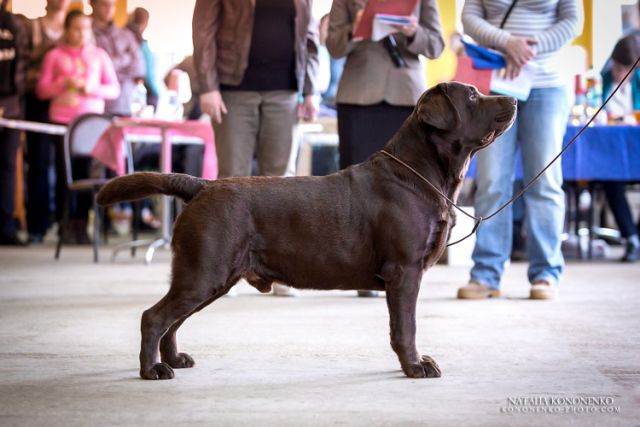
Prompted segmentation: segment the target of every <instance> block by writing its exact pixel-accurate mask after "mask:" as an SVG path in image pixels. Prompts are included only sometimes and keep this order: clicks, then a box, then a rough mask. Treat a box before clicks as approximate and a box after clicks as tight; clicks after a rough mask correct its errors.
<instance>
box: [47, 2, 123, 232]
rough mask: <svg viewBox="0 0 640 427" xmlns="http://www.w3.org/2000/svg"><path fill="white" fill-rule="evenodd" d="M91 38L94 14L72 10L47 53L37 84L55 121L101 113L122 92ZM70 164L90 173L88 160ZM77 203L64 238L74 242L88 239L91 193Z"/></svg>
mask: <svg viewBox="0 0 640 427" xmlns="http://www.w3.org/2000/svg"><path fill="white" fill-rule="evenodd" d="M91 40H92V30H91V18H90V17H88V16H87V15H85V14H83V13H82V12H80V11H77V10H74V11H71V12H69V13H68V14H67V16H66V18H65V21H64V35H63V38H62V40H61V43H60V44H59V45H58V46H57V47H56V48H54V49H52V50H50V51H49V53H47V55H46V56H45V57H44V62H43V63H42V72H41V74H40V79H39V80H38V85H37V86H36V93H37V95H38V97H40V98H41V99H48V100H51V103H50V107H49V117H50V118H51V121H52V122H55V123H59V124H64V125H67V124H69V123H70V122H71V121H72V120H73V119H74V118H76V117H77V116H79V115H81V114H85V113H98V114H101V113H103V112H104V109H105V100H107V99H116V98H117V97H118V94H119V93H120V86H119V85H118V79H117V76H116V73H115V70H114V68H113V64H112V63H111V59H110V58H109V56H108V55H107V53H106V52H105V51H104V50H102V49H100V48H99V47H96V46H95V45H93V44H92V43H91ZM59 138H60V139H62V138H63V137H62V136H60V137H59ZM58 147H60V150H62V147H63V142H62V140H60V141H58ZM60 155H61V156H62V154H60ZM71 166H72V168H73V173H74V176H77V177H82V176H84V177H88V175H89V166H90V164H89V163H86V164H85V163H84V162H82V163H75V164H72V165H71ZM74 206H75V208H74V209H72V210H71V211H70V212H69V218H70V220H69V222H68V224H67V227H66V230H64V232H65V233H68V235H66V236H63V238H65V240H71V241H75V243H88V242H89V238H88V237H87V234H86V231H87V218H88V212H89V209H90V207H91V197H90V196H88V195H79V196H78V198H77V203H75V204H74ZM61 231H62V230H61Z"/></svg>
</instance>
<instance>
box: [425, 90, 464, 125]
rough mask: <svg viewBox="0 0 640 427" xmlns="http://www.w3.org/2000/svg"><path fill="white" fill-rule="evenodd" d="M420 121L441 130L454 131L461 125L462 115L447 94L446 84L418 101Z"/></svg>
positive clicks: (430, 91)
mask: <svg viewBox="0 0 640 427" xmlns="http://www.w3.org/2000/svg"><path fill="white" fill-rule="evenodd" d="M416 114H417V116H418V120H420V121H421V122H423V123H426V124H428V125H430V126H433V127H434V128H436V129H440V130H453V129H455V128H456V127H457V126H458V124H459V123H460V114H458V110H457V109H456V106H455V105H454V104H453V101H451V98H450V97H449V95H447V92H446V84H445V83H440V84H439V85H437V86H435V87H433V88H431V89H429V90H428V91H427V92H426V93H425V94H424V95H422V97H421V98H420V100H419V101H418V107H417V109H416Z"/></svg>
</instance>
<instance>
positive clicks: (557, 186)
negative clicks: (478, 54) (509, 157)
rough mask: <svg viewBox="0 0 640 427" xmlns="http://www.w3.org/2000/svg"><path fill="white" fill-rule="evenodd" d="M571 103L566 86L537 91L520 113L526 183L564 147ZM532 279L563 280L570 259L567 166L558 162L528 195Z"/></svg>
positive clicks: (520, 137)
mask: <svg viewBox="0 0 640 427" xmlns="http://www.w3.org/2000/svg"><path fill="white" fill-rule="evenodd" d="M567 114H568V104H567V98H566V92H565V90H564V88H543V89H533V90H532V91H531V95H530V96H529V99H528V100H527V102H526V103H523V104H522V106H521V108H520V109H519V111H518V121H519V124H520V128H519V132H518V137H519V140H520V144H521V147H522V164H523V178H524V182H525V183H526V182H529V181H530V180H531V179H532V178H533V177H534V176H535V175H536V174H537V173H539V172H540V171H541V170H542V169H543V168H544V167H545V166H546V165H547V164H548V163H549V162H550V161H551V160H552V159H553V157H554V156H556V155H557V154H558V153H559V152H560V150H561V149H562V138H563V136H564V132H565V128H566V124H567ZM524 197H525V206H526V212H527V218H528V223H527V227H528V236H529V246H528V247H529V271H528V277H529V281H530V282H531V283H534V282H536V281H539V280H544V281H547V282H548V283H549V284H551V285H555V284H557V283H558V281H559V279H560V275H561V273H562V269H563V266H564V259H563V257H562V251H561V248H560V244H561V235H562V229H563V226H564V216H565V207H564V200H565V198H564V191H563V190H562V166H561V163H560V161H559V160H558V161H556V162H555V163H554V164H553V165H552V166H551V167H550V168H549V169H548V170H547V171H546V172H545V173H544V174H543V175H542V176H541V177H540V178H539V179H538V180H537V181H536V182H535V183H534V184H533V185H532V186H531V187H530V188H529V190H528V191H527V192H526V193H525V196H524Z"/></svg>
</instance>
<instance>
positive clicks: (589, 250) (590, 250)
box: [587, 182, 597, 259]
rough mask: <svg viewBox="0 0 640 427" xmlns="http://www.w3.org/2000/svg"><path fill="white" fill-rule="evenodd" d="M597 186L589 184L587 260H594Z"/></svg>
mask: <svg viewBox="0 0 640 427" xmlns="http://www.w3.org/2000/svg"><path fill="white" fill-rule="evenodd" d="M596 185H597V184H595V183H594V182H590V183H589V193H590V194H591V202H590V203H589V218H588V219H589V223H588V225H587V227H588V230H589V234H588V235H589V239H588V243H589V247H588V248H587V258H588V259H592V258H593V228H594V227H595V215H596V212H595V204H596V196H597V193H596Z"/></svg>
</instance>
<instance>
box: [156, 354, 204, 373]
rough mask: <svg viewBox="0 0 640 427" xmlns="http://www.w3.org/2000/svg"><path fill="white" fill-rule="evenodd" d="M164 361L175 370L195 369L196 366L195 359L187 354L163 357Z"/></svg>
mask: <svg viewBox="0 0 640 427" xmlns="http://www.w3.org/2000/svg"><path fill="white" fill-rule="evenodd" d="M162 361H163V362H164V363H166V364H167V365H169V366H171V367H172V368H173V369H182V368H193V366H194V365H195V364H196V362H195V360H193V357H191V356H189V355H188V354H187V353H178V354H176V355H175V356H172V357H163V358H162Z"/></svg>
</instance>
